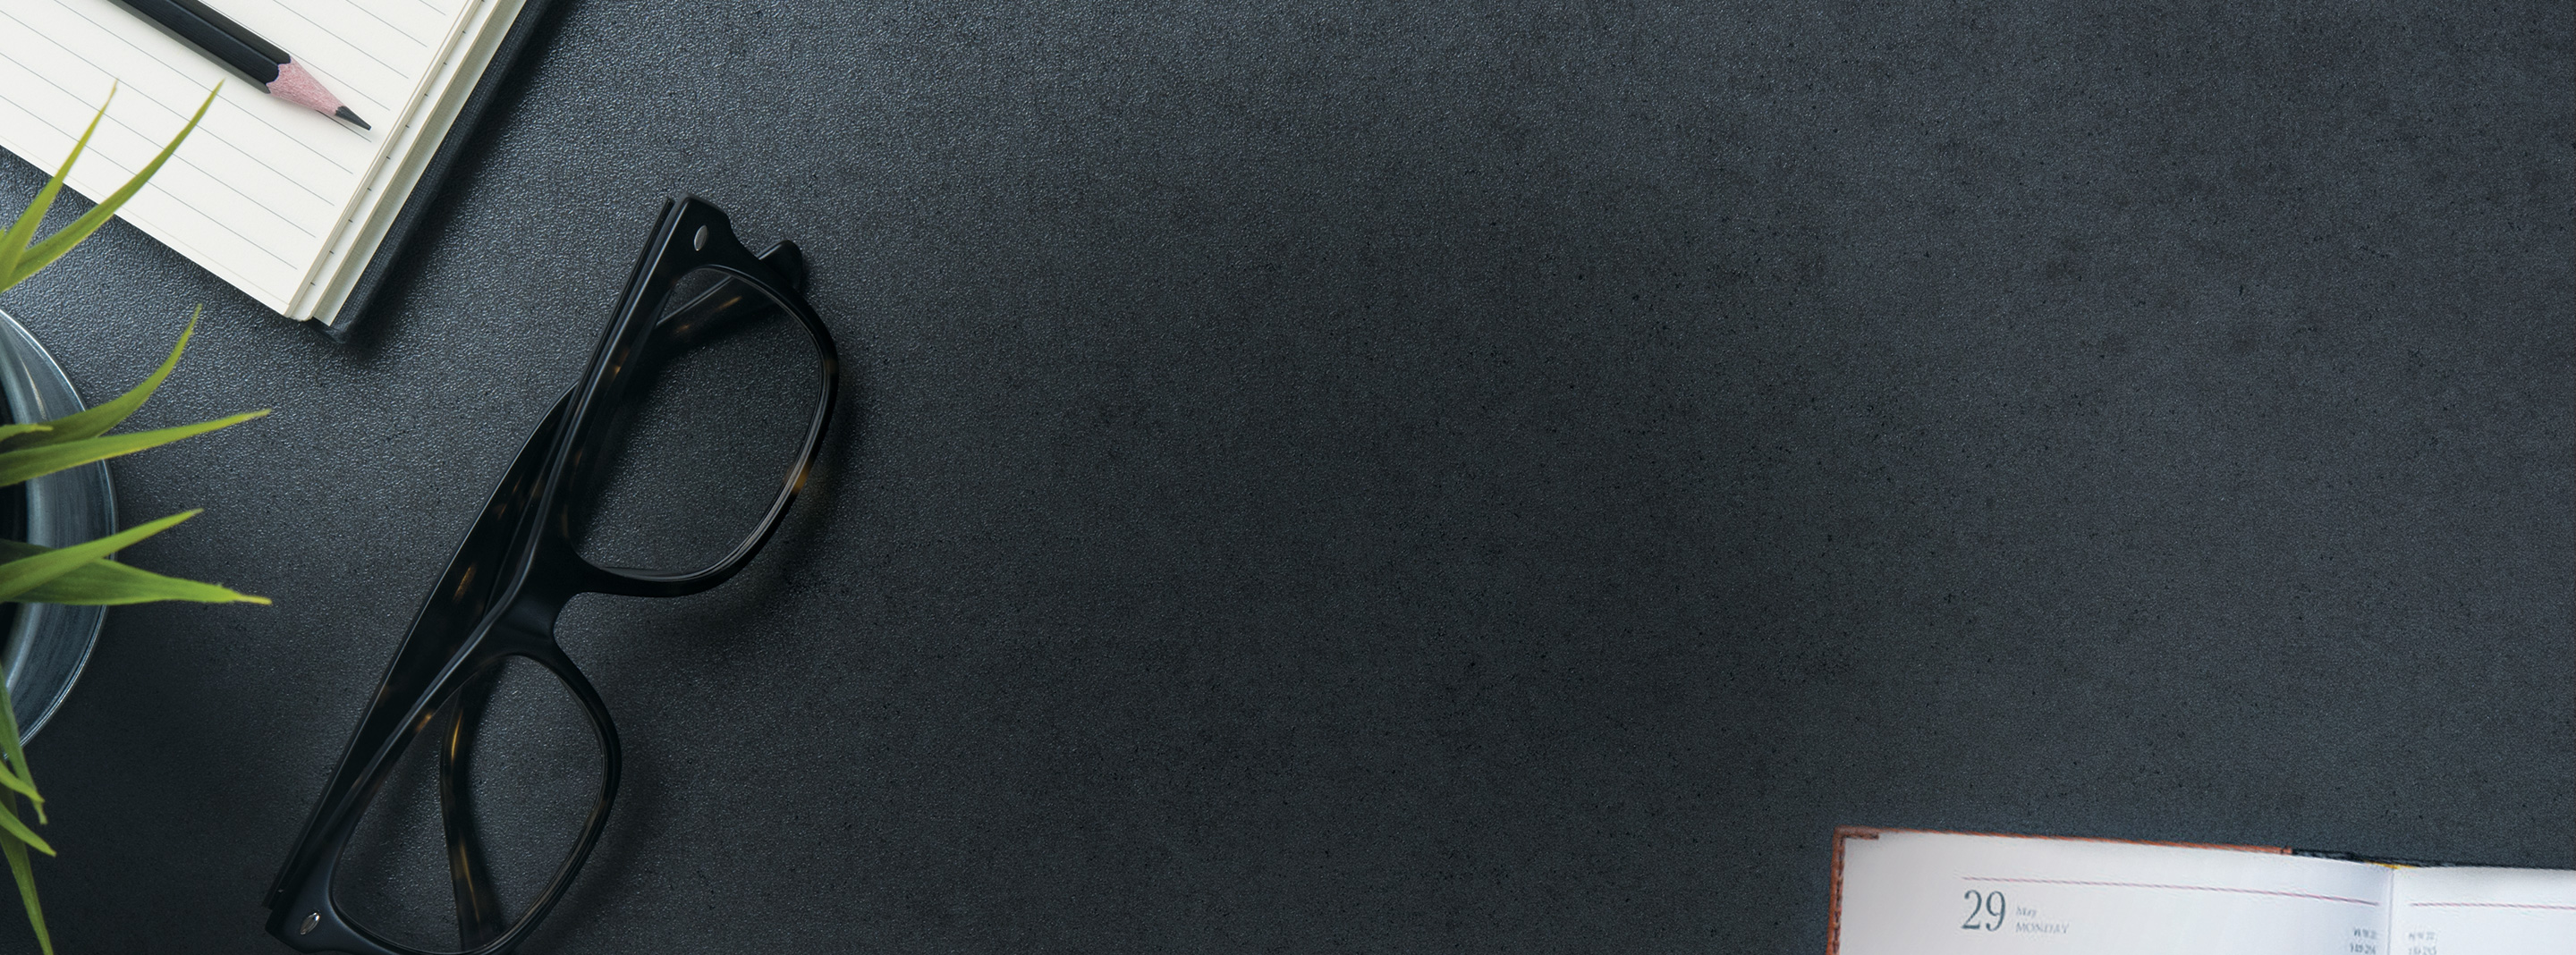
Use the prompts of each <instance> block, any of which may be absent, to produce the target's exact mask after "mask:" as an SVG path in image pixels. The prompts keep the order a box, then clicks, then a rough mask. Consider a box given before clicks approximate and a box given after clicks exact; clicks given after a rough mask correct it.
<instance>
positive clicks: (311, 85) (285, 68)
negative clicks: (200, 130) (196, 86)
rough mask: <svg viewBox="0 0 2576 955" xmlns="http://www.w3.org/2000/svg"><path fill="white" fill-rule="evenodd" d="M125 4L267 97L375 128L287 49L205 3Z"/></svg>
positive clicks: (151, 0) (137, 0)
mask: <svg viewBox="0 0 2576 955" xmlns="http://www.w3.org/2000/svg"><path fill="white" fill-rule="evenodd" d="M123 2H124V4H125V5H126V6H128V7H131V8H133V9H134V12H136V13H140V14H142V15H144V16H145V17H147V18H149V19H151V20H152V22H154V23H158V24H160V25H162V26H164V27H168V28H169V30H170V32H172V33H176V34H178V35H179V37H180V38H181V39H184V40H187V41H188V42H189V43H192V44H195V45H196V47H197V49H199V50H203V51H205V53H206V55H207V56H211V57H214V58H215V60H216V61H217V62H220V63H222V64H224V65H225V66H229V67H232V68H233V69H236V70H240V71H241V73H242V75H244V76H248V77H250V78H251V80H252V81H253V82H256V83H258V84H259V85H260V88H262V89H265V90H267V91H268V95H270V96H274V97H277V98H278V99H282V100H285V101H287V102H289V103H294V104H296V105H298V106H304V107H309V108H311V109H313V110H314V111H316V112H320V113H323V114H326V115H330V116H337V117H339V118H341V119H345V120H348V121H349V122H352V123H356V124H357V125H358V128H359V129H374V128H375V127H373V126H369V125H367V121H366V120H363V119H359V118H358V114H357V113H354V112H351V111H350V110H349V107H348V106H347V105H346V104H343V103H341V102H340V98H339V97H337V96H334V95H331V91H330V89H328V88H326V87H324V86H323V85H322V80H321V79H320V78H319V77H316V76H314V75H313V73H312V71H310V70H306V69H305V68H304V67H303V66H302V65H300V64H298V63H296V62H295V58H294V57H291V56H288V55H286V51H285V50H281V49H278V48H277V44H274V43H270V42H268V41H267V40H263V39H260V37H259V34H256V33H252V32H250V31H249V30H248V29H245V28H243V27H242V25H241V24H238V23H234V22H233V21H231V20H230V19H227V18H225V16H224V15H223V14H220V13H216V12H215V11H213V10H210V9H207V7H206V5H205V4H202V3H199V2H197V0H123Z"/></svg>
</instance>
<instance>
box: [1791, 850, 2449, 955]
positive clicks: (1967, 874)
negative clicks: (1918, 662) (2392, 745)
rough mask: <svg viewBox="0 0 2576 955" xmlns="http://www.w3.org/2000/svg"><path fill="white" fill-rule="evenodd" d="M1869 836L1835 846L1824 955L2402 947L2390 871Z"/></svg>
mask: <svg viewBox="0 0 2576 955" xmlns="http://www.w3.org/2000/svg"><path fill="white" fill-rule="evenodd" d="M1874 836H1875V837H1874V838H1873V837H1869V836H1852V837H1845V838H1843V839H1842V840H1841V842H1842V865H1841V872H1840V876H1839V888H1838V894H1837V911H1838V914H1837V928H1836V945H1837V949H1836V953H1835V955H2043V953H2044V955H2186V953H2188V955H2380V953H2390V952H2399V951H2403V949H2402V948H2398V947H2395V946H2394V945H2393V944H2392V942H2391V940H2390V939H2389V938H2388V935H2389V910H2390V905H2389V901H2390V897H2389V893H2390V880H2391V876H2392V875H2393V874H2394V870H2391V869H2389V868H2386V867H2383V866H2377V865H2367V864H2360V863H2352V862H2343V861H2337V860H2330V859H2314V858H2308V857H2304V856H2292V855H2283V854H2278V853H2274V852H2261V851H2242V850H2237V849H2230V848H2192V847H2182V846H2165V845H2150V844H2142V843H2128V842H2105V841H2095V840H2082V839H2045V838H2030V837H2021V836H1983V835H1959V834H1950V833H1932V832H1895V831H1883V830H1882V831H1878V832H1876V833H1875V834H1874ZM2419 955H2425V953H2419ZM2444 955H2465V953H2451V952H2450V950H2449V949H2447V948H2446V949H2444Z"/></svg>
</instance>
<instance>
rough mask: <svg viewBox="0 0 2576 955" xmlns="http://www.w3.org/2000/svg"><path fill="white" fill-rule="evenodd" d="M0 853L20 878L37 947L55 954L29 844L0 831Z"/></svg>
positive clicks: (50, 954) (29, 922) (21, 891)
mask: <svg viewBox="0 0 2576 955" xmlns="http://www.w3.org/2000/svg"><path fill="white" fill-rule="evenodd" d="M10 801H11V802H16V801H17V800H16V799H14V798H13V799H11V800H10ZM0 855H6V856H8V857H9V874H10V875H12V876H16V877H17V879H18V898H20V899H22V900H24V901H25V902H26V903H27V924H28V925H30V926H33V927H35V929H36V947H37V948H39V949H42V950H44V953H45V955H54V940H53V937H52V936H50V935H47V934H46V933H45V908H44V906H42V905H40V904H38V903H37V902H36V867H35V866H34V865H32V864H30V863H29V862H28V861H27V845H26V844H25V843H22V842H19V841H18V840H17V839H14V838H11V837H10V836H9V834H8V833H5V832H0Z"/></svg>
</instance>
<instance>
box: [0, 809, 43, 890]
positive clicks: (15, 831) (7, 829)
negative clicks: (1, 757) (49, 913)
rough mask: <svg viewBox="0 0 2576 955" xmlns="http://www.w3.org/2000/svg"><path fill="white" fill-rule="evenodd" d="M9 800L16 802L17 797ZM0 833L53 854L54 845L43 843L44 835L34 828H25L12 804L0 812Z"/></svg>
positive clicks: (37, 849) (30, 846)
mask: <svg viewBox="0 0 2576 955" xmlns="http://www.w3.org/2000/svg"><path fill="white" fill-rule="evenodd" d="M9 801H10V802H17V801H18V797H16V796H10V797H9ZM0 833H5V834H7V835H11V836H15V837H17V841H19V842H23V843H26V844H27V848H30V849H34V850H36V851H38V852H42V853H44V854H46V855H53V854H54V847H53V846H50V845H46V844H45V837H43V836H40V835H37V834H36V830H33V829H29V828H27V823H26V822H25V821H23V820H20V819H19V818H18V810H17V807H14V806H12V807H10V810H9V811H8V812H0ZM20 888H21V889H24V888H27V886H20Z"/></svg>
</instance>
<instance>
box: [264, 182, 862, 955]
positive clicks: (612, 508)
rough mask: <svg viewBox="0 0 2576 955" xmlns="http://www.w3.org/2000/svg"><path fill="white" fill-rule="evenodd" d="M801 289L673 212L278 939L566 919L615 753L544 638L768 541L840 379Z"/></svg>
mask: <svg viewBox="0 0 2576 955" xmlns="http://www.w3.org/2000/svg"><path fill="white" fill-rule="evenodd" d="M804 286H805V263H804V259H803V255H802V253H800V252H799V251H798V250H797V249H796V247H795V246H794V245H793V244H791V243H786V242H781V243H779V244H778V245H776V246H775V247H773V248H771V249H770V250H769V251H767V252H764V253H762V254H760V255H758V256H754V255H752V254H751V253H750V252H748V251H746V250H745V249H744V248H743V246H742V244H741V243H740V242H739V241H738V240H736V239H735V237H734V234H733V229H732V226H731V225H730V224H729V222H728V220H727V219H726V217H725V214H724V213H723V212H722V211H721V210H718V209H717V208H716V207H715V206H713V205H710V204H708V203H707V202H705V201H703V200H700V199H698V198H696V197H689V198H686V199H682V200H680V201H678V202H675V203H670V204H666V205H665V206H664V208H663V212H662V217H661V221H660V224H659V225H657V226H656V227H655V229H654V231H653V237H652V240H651V242H650V243H648V244H647V245H646V246H645V248H644V254H643V257H642V259H641V260H640V261H639V262H637V264H636V266H635V274H634V277H633V278H632V279H630V280H629V281H628V283H627V287H626V292H625V295H624V297H623V299H622V300H621V301H620V302H619V304H618V307H617V311H616V313H615V314H616V317H615V319H614V320H613V321H612V322H611V323H610V324H609V326H608V331H607V333H606V334H605V335H603V336H602V337H601V339H600V344H599V350H598V351H597V353H596V354H595V355H594V356H593V357H592V358H591V361H590V367H589V370H588V371H587V372H585V373H584V374H583V375H582V378H581V380H580V383H579V384H577V385H575V386H574V387H573V389H572V391H571V392H570V393H569V394H566V395H565V396H564V398H563V400H562V401H560V402H558V403H557V404H556V405H555V408H554V410H553V412H552V413H550V414H548V415H547V416H546V418H545V420H544V422H543V423H541V424H539V425H538V426H537V429H536V433H535V434H534V435H532V436H530V437H529V438H528V443H527V445H526V447H525V448H524V449H523V450H522V451H520V452H519V456H518V459H517V460H516V461H514V462H513V463H512V464H511V465H510V468H509V471H508V472H507V473H506V474H504V475H503V476H502V478H501V483H500V487H499V488H498V489H497V490H495V491H493V492H492V497H491V501H490V502H489V503H488V504H486V505H485V506H484V508H483V514H482V517H481V518H480V519H478V520H476V521H475V522H474V526H473V528H472V529H471V530H470V531H468V532H467V533H466V535H465V542H464V543H463V544H462V545H460V546H458V548H457V551H456V556H455V558H454V559H453V560H451V561H450V562H449V564H448V567H447V572H446V574H445V575H444V576H442V577H441V578H440V579H439V583H438V586H437V589H435V590H433V591H431V593H430V595H429V598H428V600H427V601H426V602H425V603H424V604H423V605H422V606H421V609H420V613H419V615H418V616H417V617H415V618H414V619H413V621H412V625H411V631H410V633H409V634H408V635H406V636H405V637H404V638H403V642H402V648H401V649H400V650H399V651H397V652H396V654H395V656H394V660H393V664H392V665H391V666H390V667H388V668H387V669H386V671H385V676H384V681H383V683H382V684H381V685H380V687H379V688H378V689H377V691H376V694H375V697H374V698H373V699H372V700H370V701H369V702H368V704H367V709H366V712H365V714H364V715H363V716H362V717H360V719H359V721H358V728H357V731H356V733H355V734H354V735H353V736H352V737H351V738H350V740H349V747H348V750H347V752H346V753H344V754H343V755H342V756H341V757H340V764H339V768H338V769H336V770H334V771H333V772H332V774H331V782H330V785H329V786H328V787H327V788H326V789H324V790H323V794H322V800H321V803H320V804H319V805H318V806H316V807H315V808H314V811H313V816H312V818H311V819H310V820H309V821H307V822H306V823H305V826H304V832H303V834H302V835H301V836H300V837H298V838H297V840H296V843H295V849H294V852H293V853H292V854H291V855H289V856H288V857H287V860H286V865H285V866H284V868H282V869H281V870H279V872H278V875H277V881H276V883H275V884H274V885H272V886H271V887H270V889H269V894H268V908H269V918H268V931H269V934H271V935H275V936H277V937H278V938H279V939H280V940H283V941H284V942H286V943H287V944H288V945H290V946H293V947H295V948H297V949H300V950H303V951H308V952H315V951H337V952H350V953H357V955H430V953H439V952H463V953H474V955H496V953H500V952H506V951H508V950H509V949H511V948H512V947H513V946H516V945H517V944H519V943H520V942H521V941H522V940H524V939H526V938H527V936H528V933H529V932H530V931H531V930H533V929H534V928H535V927H536V925H537V923H538V922H539V921H540V920H542V919H543V918H544V916H545V914H546V912H547V911H548V910H549V909H551V908H552V907H553V906H554V905H555V903H556V902H557V901H559V900H560V899H562V898H563V895H564V891H565V889H566V888H567V887H569V885H570V884H571V882H572V878H573V875H574V873H575V872H577V871H579V870H580V868H581V865H582V861H583V860H584V859H586V858H588V857H589V855H590V852H591V849H592V847H593V846H594V845H596V844H597V843H598V841H599V835H600V831H601V829H602V828H603V827H604V826H605V825H606V824H607V822H608V808H609V804H610V803H611V802H612V801H613V800H614V798H615V796H616V794H617V774H618V762H619V757H618V745H617V727H616V724H615V723H614V722H612V721H611V720H610V719H609V716H608V708H607V707H606V705H604V704H603V703H601V702H600V697H599V692H598V690H597V689H595V688H594V687H592V685H591V682H590V680H589V679H588V678H587V677H585V676H583V675H582V671H581V669H580V668H579V667H577V666H575V665H574V664H573V662H572V659H571V658H570V657H569V656H567V655H566V654H565V652H564V650H563V648H562V647H561V646H560V645H558V644H557V642H556V639H555V619H556V616H557V615H558V614H559V613H560V612H561V611H562V609H563V607H564V605H565V603H566V602H567V601H569V600H570V599H571V598H573V597H574V596H576V595H579V594H584V593H597V594H615V595H624V596H631V597H680V596H685V595H688V594H694V593H698V592H700V591H704V590H706V589H708V588H711V587H714V586H716V585H718V584H721V583H723V582H725V580H727V579H728V578H731V577H733V576H734V575H735V574H736V573H738V572H740V571H741V570H742V569H743V567H744V566H745V565H747V564H749V563H750V562H751V559H752V557H753V555H755V554H756V553H758V552H759V550H760V548H761V545H762V544H763V543H765V542H767V540H768V539H769V537H770V535H771V533H772V532H774V531H775V530H777V528H778V523H779V519H780V517H781V516H783V515H784V514H785V513H786V511H787V507H788V504H789V503H790V502H792V501H793V500H794V499H795V496H796V492H797V489H798V487H799V486H800V485H802V484H803V482H804V480H805V478H806V475H807V474H808V473H809V472H810V471H811V469H812V468H813V464H814V457H815V454H816V451H817V450H818V449H819V448H820V446H821V443H822V439H823V431H824V426H825V425H826V424H827V423H828V422H829V421H830V420H831V417H832V406H833V401H834V397H835V394H836V393H837V389H838V381H839V357H838V353H837V351H836V350H835V349H834V347H833V343H832V336H831V333H830V331H829V330H827V329H825V328H824V327H823V323H822V320H821V319H820V318H818V317H816V315H815V313H814V309H813V306H811V305H810V304H808V303H807V302H806V301H805V298H804V295H803V291H804ZM424 737H426V738H428V740H429V741H430V742H431V743H432V745H433V747H434V750H433V749H432V748H424V747H416V746H413V745H412V744H414V743H416V742H420V741H422V739H423V738H424ZM433 762H434V768H433V767H432V765H431V764H432V763H433ZM407 850H408V854H407Z"/></svg>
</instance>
